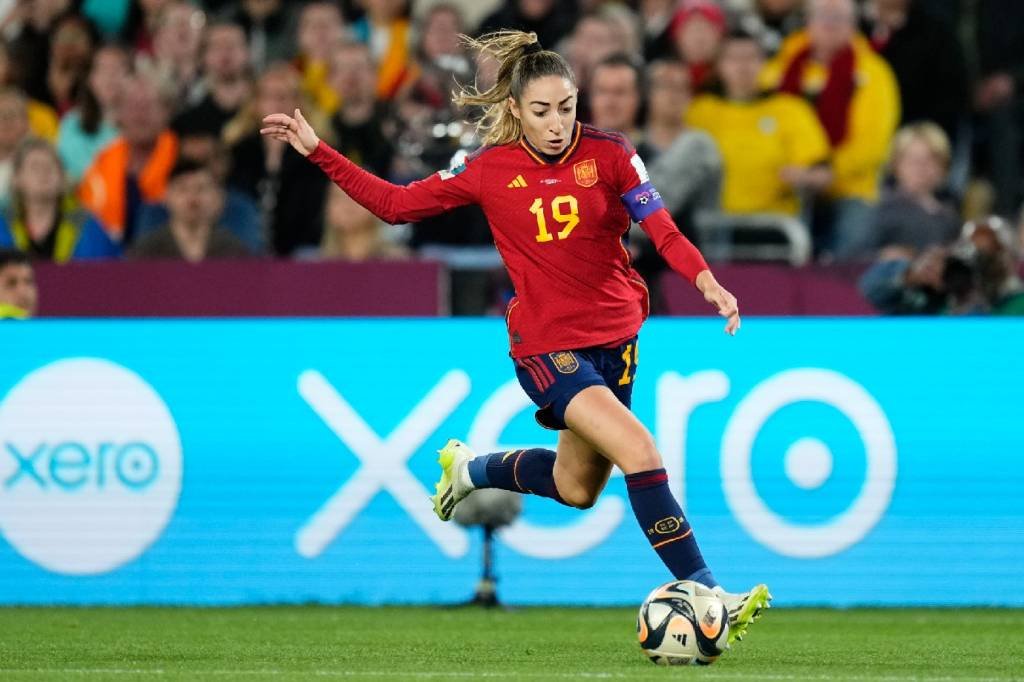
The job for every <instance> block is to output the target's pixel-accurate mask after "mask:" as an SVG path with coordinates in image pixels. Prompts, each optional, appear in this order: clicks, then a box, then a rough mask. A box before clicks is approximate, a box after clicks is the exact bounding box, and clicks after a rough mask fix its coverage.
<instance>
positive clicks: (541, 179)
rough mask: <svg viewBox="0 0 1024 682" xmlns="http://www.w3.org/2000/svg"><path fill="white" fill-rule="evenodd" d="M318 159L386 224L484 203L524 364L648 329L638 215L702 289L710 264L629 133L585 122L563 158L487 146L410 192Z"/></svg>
mask: <svg viewBox="0 0 1024 682" xmlns="http://www.w3.org/2000/svg"><path fill="white" fill-rule="evenodd" d="M309 159H310V160H311V161H313V162H314V163H316V164H317V165H318V166H320V168H321V169H323V170H324V172H326V173H327V174H328V175H329V176H330V178H331V179H332V180H333V181H334V182H335V183H337V185H338V186H339V187H341V189H343V190H345V192H347V193H348V194H349V195H350V196H351V197H352V198H353V199H355V200H356V201H357V202H359V203H360V204H362V205H363V206H365V207H366V208H367V209H368V210H370V211H371V212H373V213H374V214H376V215H377V216H378V217H379V218H381V219H382V220H384V221H385V222H389V223H403V222H414V221H417V220H422V219H424V218H427V217H429V216H433V215H437V214H438V213H442V212H444V211H448V210H451V209H453V208H455V207H458V206H464V205H467V204H478V205H479V206H480V207H481V208H482V209H483V211H484V214H485V215H486V216H487V220H488V222H489V224H490V226H491V231H492V232H493V234H494V243H495V245H496V246H497V248H498V252H499V253H500V254H501V257H502V259H503V261H504V263H505V266H506V268H507V269H508V273H509V276H510V277H511V279H512V284H513V285H514V287H515V291H516V296H515V297H514V298H513V299H512V300H511V301H510V302H509V305H508V308H507V311H506V315H505V317H506V323H507V325H508V333H509V343H510V347H511V355H512V357H514V358H520V357H526V356H530V355H537V354H540V353H549V352H553V351H558V350H573V349H579V348H589V347H594V346H605V345H610V344H613V343H616V342H618V341H621V340H623V339H626V338H629V337H631V336H633V335H635V334H636V333H637V331H638V330H639V329H640V326H641V324H642V323H643V321H644V319H645V318H646V317H647V313H648V305H649V303H648V296H647V286H646V284H645V283H644V281H643V279H642V278H641V277H640V275H639V274H638V273H637V272H636V271H635V270H634V269H633V268H632V266H631V264H630V256H629V252H628V251H627V249H626V245H625V238H626V233H627V232H628V230H629V226H630V221H631V220H636V221H637V222H639V223H640V226H641V227H642V228H643V230H644V231H645V232H646V233H647V234H648V235H649V236H650V237H651V240H652V241H653V242H654V244H655V246H656V247H657V249H658V252H659V253H660V254H661V255H662V257H663V258H665V260H666V261H667V262H668V263H669V265H670V266H671V267H672V268H673V269H674V270H675V271H676V272H678V273H679V274H681V275H683V276H684V277H685V278H687V279H688V280H690V281H691V282H694V281H695V280H696V277H697V275H698V274H699V273H700V272H701V271H702V270H705V269H706V268H707V264H706V263H705V262H704V258H703V257H702V256H701V254H700V252H699V251H698V250H697V249H696V248H695V247H694V246H693V244H691V243H690V242H689V240H687V239H686V237H684V236H683V235H682V233H680V232H679V229H678V228H677V227H676V225H675V223H674V222H673V221H672V218H671V216H670V215H669V213H668V212H667V211H666V210H665V208H664V206H663V205H662V201H661V196H660V195H659V194H658V191H657V190H656V189H655V188H654V187H653V186H652V185H651V183H650V179H649V178H648V176H647V171H646V169H645V168H644V165H643V162H642V161H641V160H640V157H639V156H637V155H636V152H635V151H634V150H633V148H632V147H631V146H630V145H629V143H628V142H627V141H626V140H625V138H623V137H622V136H621V135H618V134H615V133H608V132H605V131H602V130H598V129H596V128H593V127H591V126H587V125H583V124H580V123H576V126H575V130H574V132H573V137H572V141H571V142H570V144H569V145H568V147H567V148H566V150H565V151H564V152H563V153H562V154H561V155H559V156H558V157H547V156H545V155H542V154H540V153H539V152H537V151H536V150H535V149H533V148H532V147H531V146H530V145H529V144H528V143H527V142H526V141H525V140H520V141H518V142H515V143H509V144H505V145H499V146H489V147H483V148H481V149H479V150H477V151H476V152H474V153H473V154H471V155H470V156H468V157H467V160H466V161H465V163H463V164H461V165H459V166H457V167H455V168H453V169H451V170H445V171H441V172H439V173H435V174H433V175H431V176H429V177H427V178H425V179H423V180H420V181H417V182H414V183H412V184H410V185H406V186H399V185H393V184H391V183H389V182H386V181H384V180H381V179H380V178H377V177H376V176H374V175H372V174H370V173H367V172H366V171H364V170H362V169H361V168H359V167H358V166H356V165H355V164H353V163H352V162H350V161H349V160H347V159H346V158H344V157H343V156H342V155H340V154H338V153H337V152H336V151H334V150H333V149H331V148H330V147H329V146H327V145H326V144H324V143H322V142H321V143H320V145H319V146H318V147H317V149H316V150H315V151H314V152H313V153H312V154H310V156H309Z"/></svg>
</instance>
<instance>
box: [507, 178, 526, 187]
mask: <svg viewBox="0 0 1024 682" xmlns="http://www.w3.org/2000/svg"><path fill="white" fill-rule="evenodd" d="M506 187H508V188H509V189H513V188H516V187H526V180H525V179H524V178H523V176H522V175H517V176H516V179H515V180H513V181H512V182H510V183H508V184H507V185H506Z"/></svg>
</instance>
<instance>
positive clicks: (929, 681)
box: [0, 668, 1011, 682]
mask: <svg viewBox="0 0 1024 682" xmlns="http://www.w3.org/2000/svg"><path fill="white" fill-rule="evenodd" d="M16 673H18V674H60V675H82V676H87V675H153V676H160V675H190V674H196V675H209V676H227V675H239V676H245V677H252V676H263V677H279V676H285V675H307V676H308V675H312V676H315V677H341V678H359V677H368V678H375V677H403V678H416V679H433V678H452V677H454V678H467V679H480V678H483V679H500V678H513V679H522V678H533V679H574V678H584V679H634V678H635V677H636V673H635V672H634V673H600V672H599V673H594V672H577V673H554V672H507V673H504V672H493V671H491V672H470V671H466V670H459V671H450V672H425V671H419V672H411V671H389V670H372V671H369V670H368V671H363V672H359V671H354V670H274V669H263V670H162V669H159V668H145V669H142V668H140V669H132V668H0V675H4V674H16ZM712 677H713V679H734V680H849V681H850V682H861V681H863V682H960V681H961V680H966V681H969V682H1001V681H1002V680H1008V679H1011V678H1008V677H932V676H927V677H919V676H916V675H911V676H896V675H887V676H884V677H872V676H867V675H858V676H853V677H851V676H849V675H842V676H839V677H834V676H832V675H827V674H819V675H782V674H777V673H745V672H739V671H737V672H732V671H721V672H719V671H717V670H716V671H715V672H714V674H713V676H712Z"/></svg>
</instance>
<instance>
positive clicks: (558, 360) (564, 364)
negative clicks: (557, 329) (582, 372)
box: [548, 350, 580, 374]
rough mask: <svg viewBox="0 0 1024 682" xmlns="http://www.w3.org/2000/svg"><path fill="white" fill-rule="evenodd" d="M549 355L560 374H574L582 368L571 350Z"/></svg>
mask: <svg viewBox="0 0 1024 682" xmlns="http://www.w3.org/2000/svg"><path fill="white" fill-rule="evenodd" d="M548 357H549V358H551V362H553V363H554V364H555V369H557V370H558V372H559V373H560V374H572V373H573V372H575V371H576V370H578V369H579V368H580V361H579V360H577V359H576V356H575V355H573V354H572V353H571V352H570V351H567V350H566V351H561V352H559V353H548Z"/></svg>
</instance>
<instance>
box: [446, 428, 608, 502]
mask: <svg viewBox="0 0 1024 682" xmlns="http://www.w3.org/2000/svg"><path fill="white" fill-rule="evenodd" d="M439 454H440V458H439V460H438V461H439V462H440V464H441V469H442V474H441V480H440V481H439V482H438V483H437V489H436V492H435V494H434V495H433V496H432V497H431V501H432V502H433V504H434V512H435V513H436V514H437V515H438V517H440V518H441V520H442V521H447V520H448V519H450V518H451V516H452V514H453V513H454V512H455V505H457V504H458V503H459V502H460V501H461V500H462V499H463V498H465V497H466V495H468V494H469V493H471V492H473V491H474V490H478V489H481V488H500V489H502V490H510V491H512V492H517V493H524V494H532V495H539V496H540V497H549V498H551V499H553V500H555V501H556V502H559V503H561V504H564V505H567V506H570V507H577V508H579V509H587V508H589V507H591V506H593V504H594V502H595V500H597V496H598V495H600V494H601V491H602V490H603V489H604V486H605V484H606V483H607V482H608V476H609V475H610V474H611V463H610V462H609V461H608V460H607V459H606V458H605V457H603V456H602V455H601V454H599V453H597V452H595V451H594V449H593V448H591V447H590V446H589V445H588V444H587V443H585V442H584V441H583V440H581V439H580V438H579V437H577V436H576V435H575V434H573V433H572V432H571V431H560V432H559V436H558V451H557V452H556V451H554V450H547V449H545V448H529V449H521V450H508V451H506V452H493V453H491V454H489V455H482V456H479V457H478V456H476V454H475V453H474V452H473V451H472V450H471V449H470V448H469V446H467V445H466V444H465V443H463V442H462V441H459V440H455V439H452V440H450V441H448V443H447V444H446V445H445V446H444V447H443V448H442V449H441V450H440V452H439Z"/></svg>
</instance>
